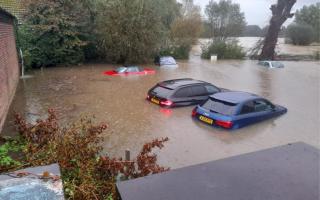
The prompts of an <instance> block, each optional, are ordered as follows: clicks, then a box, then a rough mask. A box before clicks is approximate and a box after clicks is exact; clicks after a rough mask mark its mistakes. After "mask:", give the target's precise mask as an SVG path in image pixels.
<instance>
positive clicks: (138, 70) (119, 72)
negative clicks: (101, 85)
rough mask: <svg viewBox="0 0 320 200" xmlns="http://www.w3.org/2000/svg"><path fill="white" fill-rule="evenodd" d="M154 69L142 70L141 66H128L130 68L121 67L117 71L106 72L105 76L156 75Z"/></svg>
mask: <svg viewBox="0 0 320 200" xmlns="http://www.w3.org/2000/svg"><path fill="white" fill-rule="evenodd" d="M154 73H155V70H154V69H148V68H142V67H139V66H128V67H119V68H117V69H115V70H110V71H105V72H103V74H104V75H108V76H118V75H130V74H138V75H139V74H140V75H144V74H154Z"/></svg>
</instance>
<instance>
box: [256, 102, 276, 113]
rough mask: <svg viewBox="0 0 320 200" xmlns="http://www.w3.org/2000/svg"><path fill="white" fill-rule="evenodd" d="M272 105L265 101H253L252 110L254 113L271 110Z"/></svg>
mask: <svg viewBox="0 0 320 200" xmlns="http://www.w3.org/2000/svg"><path fill="white" fill-rule="evenodd" d="M271 109H272V105H271V104H270V103H269V102H267V101H265V100H262V99H261V100H255V101H254V110H255V112H261V111H267V110H271Z"/></svg>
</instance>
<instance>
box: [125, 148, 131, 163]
mask: <svg viewBox="0 0 320 200" xmlns="http://www.w3.org/2000/svg"><path fill="white" fill-rule="evenodd" d="M125 159H126V161H129V160H130V150H129V149H127V150H126V151H125Z"/></svg>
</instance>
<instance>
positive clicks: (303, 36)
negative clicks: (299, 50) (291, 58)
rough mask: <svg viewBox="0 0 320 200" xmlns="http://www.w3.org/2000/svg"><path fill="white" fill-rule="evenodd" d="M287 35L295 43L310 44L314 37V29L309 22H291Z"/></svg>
mask: <svg viewBox="0 0 320 200" xmlns="http://www.w3.org/2000/svg"><path fill="white" fill-rule="evenodd" d="M286 35H287V37H288V38H289V39H290V40H291V42H292V44H294V45H309V44H311V42H312V41H313V39H314V30H313V28H312V26H310V25H308V24H295V23H294V24H291V25H290V26H288V29H287V33H286Z"/></svg>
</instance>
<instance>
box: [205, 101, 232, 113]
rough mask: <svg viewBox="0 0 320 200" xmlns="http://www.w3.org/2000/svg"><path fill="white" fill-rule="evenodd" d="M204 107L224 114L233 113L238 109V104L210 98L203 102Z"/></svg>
mask: <svg viewBox="0 0 320 200" xmlns="http://www.w3.org/2000/svg"><path fill="white" fill-rule="evenodd" d="M202 107H203V108H204V109H207V110H210V111H211V112H215V113H220V114H223V115H233V114H234V113H235V111H236V108H237V104H234V103H230V102H225V101H221V100H218V99H212V98H210V99H208V100H207V101H206V102H205V103H204V104H202Z"/></svg>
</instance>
